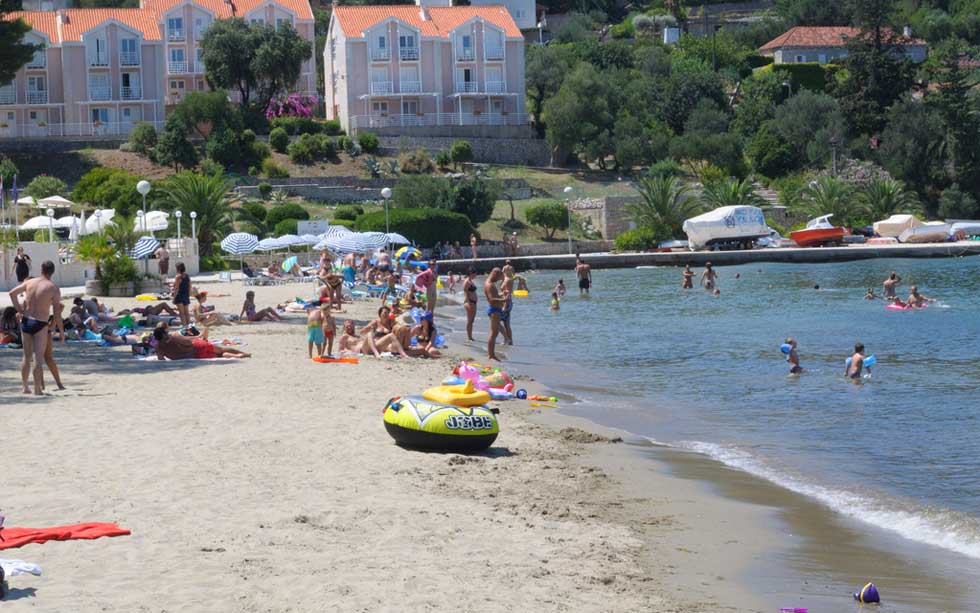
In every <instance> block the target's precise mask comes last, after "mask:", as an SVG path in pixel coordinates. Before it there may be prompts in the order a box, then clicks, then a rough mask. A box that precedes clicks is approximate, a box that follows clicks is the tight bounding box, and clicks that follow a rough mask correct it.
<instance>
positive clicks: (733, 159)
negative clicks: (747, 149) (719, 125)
mask: <svg viewBox="0 0 980 613" xmlns="http://www.w3.org/2000/svg"><path fill="white" fill-rule="evenodd" d="M670 155H671V157H673V158H674V159H677V160H682V161H683V162H684V165H685V166H686V167H687V168H688V169H689V170H690V172H692V173H693V174H695V175H697V176H698V177H699V178H700V179H701V180H702V182H703V181H704V180H705V176H704V173H705V171H706V170H708V169H710V168H720V169H722V170H723V171H724V172H725V174H727V175H734V176H742V175H744V174H745V167H744V162H743V156H742V148H741V145H740V143H739V141H738V137H737V136H735V135H734V134H729V133H728V132H723V133H720V134H709V133H703V132H691V133H690V134H684V135H683V136H678V137H676V138H674V139H673V140H672V141H670Z"/></svg>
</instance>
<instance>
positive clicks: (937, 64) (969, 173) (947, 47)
mask: <svg viewBox="0 0 980 613" xmlns="http://www.w3.org/2000/svg"><path fill="white" fill-rule="evenodd" d="M962 52H963V48H962V46H961V45H960V44H958V43H955V42H950V43H947V44H943V45H940V46H939V47H938V48H937V49H936V50H935V52H934V54H933V56H932V57H931V58H930V60H929V65H928V67H927V71H928V73H929V76H930V78H931V80H932V82H933V83H934V84H935V85H936V89H935V91H934V92H931V93H929V94H928V96H927V100H928V101H929V102H930V103H932V104H934V105H935V107H936V108H937V109H938V110H939V112H940V113H941V114H942V116H943V118H944V120H945V122H946V129H947V132H946V141H947V153H948V154H949V157H950V161H951V162H952V173H951V174H952V175H953V177H954V180H955V182H956V183H957V184H958V185H959V189H961V190H963V191H965V192H967V193H970V194H973V195H974V197H975V196H976V195H977V194H980V148H978V147H977V143H978V142H980V114H978V110H980V109H978V107H977V104H976V102H975V100H974V99H973V97H972V95H971V90H972V88H973V83H972V80H971V77H970V75H969V74H968V73H967V72H966V71H965V70H964V69H963V66H962V65H961V64H960V58H961V57H962Z"/></svg>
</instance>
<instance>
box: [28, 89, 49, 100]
mask: <svg viewBox="0 0 980 613" xmlns="http://www.w3.org/2000/svg"><path fill="white" fill-rule="evenodd" d="M47 103H48V92H47V90H43V91H42V90H35V89H29V90H27V104H47Z"/></svg>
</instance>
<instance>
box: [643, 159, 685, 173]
mask: <svg viewBox="0 0 980 613" xmlns="http://www.w3.org/2000/svg"><path fill="white" fill-rule="evenodd" d="M683 174H684V170H683V169H682V168H681V165H680V164H678V163H677V162H676V161H674V160H673V159H672V158H666V159H663V160H660V161H659V162H656V163H655V164H653V165H652V166H650V175H651V176H654V177H679V176H681V175H683Z"/></svg>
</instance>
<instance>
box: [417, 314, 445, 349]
mask: <svg viewBox="0 0 980 613" xmlns="http://www.w3.org/2000/svg"><path fill="white" fill-rule="evenodd" d="M412 336H414V337H415V341H416V342H417V343H418V345H416V348H417V349H419V350H421V352H422V356H424V357H429V358H438V357H440V356H441V355H442V354H441V353H440V352H439V350H438V349H437V348H436V336H437V333H436V325H435V324H434V323H433V322H432V312H431V311H426V313H425V315H423V316H422V321H420V322H419V325H417V326H415V327H414V328H412Z"/></svg>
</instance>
